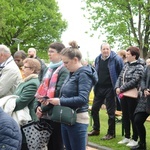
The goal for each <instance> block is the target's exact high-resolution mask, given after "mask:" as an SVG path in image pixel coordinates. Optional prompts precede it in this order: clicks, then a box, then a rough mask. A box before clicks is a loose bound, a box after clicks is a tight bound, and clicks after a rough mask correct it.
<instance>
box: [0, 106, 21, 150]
mask: <svg viewBox="0 0 150 150" xmlns="http://www.w3.org/2000/svg"><path fill="white" fill-rule="evenodd" d="M21 143H22V135H21V131H20V127H19V126H18V124H17V123H16V121H15V120H14V119H13V118H11V117H10V116H9V115H8V114H6V113H5V112H4V111H3V110H2V109H1V108H0V150H20V149H21Z"/></svg>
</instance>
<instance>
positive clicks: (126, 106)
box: [120, 97, 138, 141]
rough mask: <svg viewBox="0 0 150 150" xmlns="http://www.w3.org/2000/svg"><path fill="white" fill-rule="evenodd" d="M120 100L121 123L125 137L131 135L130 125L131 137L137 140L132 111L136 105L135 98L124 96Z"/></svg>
mask: <svg viewBox="0 0 150 150" xmlns="http://www.w3.org/2000/svg"><path fill="white" fill-rule="evenodd" d="M120 101H121V108H122V121H123V122H122V123H123V126H124V131H125V137H126V138H130V137H131V127H130V126H131V125H132V132H133V135H132V139H133V140H135V141H137V139H138V134H137V130H136V127H135V124H134V111H135V108H136V106H137V99H135V98H129V97H124V98H123V99H121V100H120Z"/></svg>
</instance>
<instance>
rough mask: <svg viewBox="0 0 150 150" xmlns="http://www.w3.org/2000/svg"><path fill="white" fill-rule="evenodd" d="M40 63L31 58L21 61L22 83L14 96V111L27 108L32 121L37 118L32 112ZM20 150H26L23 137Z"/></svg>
mask: <svg viewBox="0 0 150 150" xmlns="http://www.w3.org/2000/svg"><path fill="white" fill-rule="evenodd" d="M40 69H41V65H40V62H39V61H38V60H36V59H33V58H26V59H25V60H24V61H23V75H24V76H25V78H24V80H23V82H21V83H20V84H19V86H18V87H17V89H16V91H15V92H14V95H18V96H19V97H18V98H17V99H16V107H15V109H14V111H18V110H21V109H23V108H25V107H28V108H29V112H30V115H31V118H32V120H34V121H36V120H37V116H36V114H35V111H34V107H33V105H34V101H35V97H34V96H35V93H36V91H37V89H38V87H39V85H40V82H39V79H38V73H39V72H40ZM22 150H28V148H27V144H26V141H25V138H24V136H23V143H22Z"/></svg>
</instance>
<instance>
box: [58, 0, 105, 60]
mask: <svg viewBox="0 0 150 150" xmlns="http://www.w3.org/2000/svg"><path fill="white" fill-rule="evenodd" d="M57 1H58V5H59V8H60V12H61V13H62V15H63V18H64V19H66V21H67V22H68V28H67V30H66V31H65V32H64V33H63V35H62V41H63V43H64V44H65V46H68V43H69V41H71V40H75V41H77V43H78V45H79V46H80V50H81V52H82V55H83V58H84V59H85V58H87V57H88V54H89V58H90V60H94V59H95V57H96V56H97V55H99V53H100V45H101V44H102V41H100V40H99V39H98V36H95V37H90V35H89V34H86V33H85V32H86V31H89V29H90V25H89V23H88V20H86V19H85V18H84V17H83V11H82V10H81V1H80V0H57ZM96 34H97V35H98V33H96V32H95V35H96ZM103 40H104V39H103Z"/></svg>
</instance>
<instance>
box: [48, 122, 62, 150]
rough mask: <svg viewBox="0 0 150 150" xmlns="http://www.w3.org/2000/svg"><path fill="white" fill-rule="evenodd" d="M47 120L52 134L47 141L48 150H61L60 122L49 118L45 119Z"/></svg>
mask: <svg viewBox="0 0 150 150" xmlns="http://www.w3.org/2000/svg"><path fill="white" fill-rule="evenodd" d="M47 122H48V123H49V124H50V125H51V127H52V128H53V130H52V135H51V137H50V140H49V143H48V150H63V149H64V145H63V141H62V136H61V124H60V123H56V122H53V121H51V120H47Z"/></svg>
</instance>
